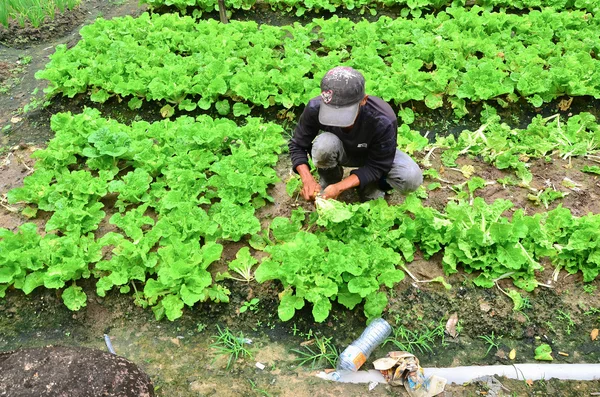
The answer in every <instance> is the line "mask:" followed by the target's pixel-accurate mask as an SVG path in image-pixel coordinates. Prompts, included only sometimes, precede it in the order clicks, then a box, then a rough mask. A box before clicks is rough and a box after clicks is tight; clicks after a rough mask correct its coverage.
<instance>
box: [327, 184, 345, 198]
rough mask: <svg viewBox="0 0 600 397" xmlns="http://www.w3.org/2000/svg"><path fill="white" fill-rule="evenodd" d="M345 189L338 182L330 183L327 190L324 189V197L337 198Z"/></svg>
mask: <svg viewBox="0 0 600 397" xmlns="http://www.w3.org/2000/svg"><path fill="white" fill-rule="evenodd" d="M342 192H343V190H341V189H340V187H339V186H338V184H337V183H334V184H332V185H329V186H327V187H326V188H325V190H324V191H323V194H322V196H323V198H324V199H336V198H338V196H339V195H340V193H342Z"/></svg>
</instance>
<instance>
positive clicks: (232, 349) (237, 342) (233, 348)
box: [210, 325, 252, 369]
mask: <svg viewBox="0 0 600 397" xmlns="http://www.w3.org/2000/svg"><path fill="white" fill-rule="evenodd" d="M217 331H218V334H217V335H213V336H212V340H213V343H212V344H211V345H210V347H211V348H213V349H214V350H216V352H217V357H218V356H226V357H227V358H228V359H227V369H229V368H231V366H232V365H233V363H235V362H236V361H237V360H238V358H246V357H248V358H250V359H252V352H251V351H250V349H248V348H247V347H246V342H247V340H246V338H244V334H243V333H242V332H241V331H240V332H239V333H238V334H237V336H236V335H234V334H233V332H231V330H230V329H229V328H225V329H224V330H222V329H221V327H219V326H218V325H217Z"/></svg>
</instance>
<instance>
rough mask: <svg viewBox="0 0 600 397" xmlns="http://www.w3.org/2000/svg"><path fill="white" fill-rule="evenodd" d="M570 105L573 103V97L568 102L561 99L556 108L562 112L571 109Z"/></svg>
mask: <svg viewBox="0 0 600 397" xmlns="http://www.w3.org/2000/svg"><path fill="white" fill-rule="evenodd" d="M571 103H573V97H570V98H569V99H568V100H565V99H563V100H561V101H560V102H559V103H558V108H559V109H560V110H562V111H563V112H564V111H565V110H567V109H569V108H570V107H571Z"/></svg>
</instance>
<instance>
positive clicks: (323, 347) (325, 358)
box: [291, 336, 339, 370]
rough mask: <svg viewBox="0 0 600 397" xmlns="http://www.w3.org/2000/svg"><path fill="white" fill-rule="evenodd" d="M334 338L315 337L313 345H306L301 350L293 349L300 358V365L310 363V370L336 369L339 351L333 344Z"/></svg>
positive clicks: (297, 360) (298, 359)
mask: <svg viewBox="0 0 600 397" xmlns="http://www.w3.org/2000/svg"><path fill="white" fill-rule="evenodd" d="M331 339H332V338H326V337H318V336H315V339H314V340H313V341H314V343H313V344H304V346H302V348H300V349H291V351H292V352H294V353H295V354H296V355H297V356H298V357H297V358H296V362H298V365H306V364H309V363H310V369H311V370H314V369H324V368H336V366H337V360H338V356H339V353H338V350H337V348H336V347H335V345H334V344H333V343H331Z"/></svg>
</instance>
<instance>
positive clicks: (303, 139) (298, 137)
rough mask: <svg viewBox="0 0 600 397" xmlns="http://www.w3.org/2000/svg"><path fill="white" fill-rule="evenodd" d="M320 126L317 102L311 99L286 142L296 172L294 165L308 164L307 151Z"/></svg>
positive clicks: (310, 147) (309, 149)
mask: <svg viewBox="0 0 600 397" xmlns="http://www.w3.org/2000/svg"><path fill="white" fill-rule="evenodd" d="M320 127H321V125H320V124H319V107H318V103H316V100H311V101H310V102H309V103H308V105H307V106H306V107H305V108H304V111H303V112H302V115H301V116H300V119H299V120H298V124H297V125H296V129H295V130H294V136H293V137H292V139H290V141H289V142H288V147H289V150H290V157H291V160H292V169H293V170H294V172H297V171H296V167H298V166H299V165H301V164H308V153H309V152H310V151H311V149H312V142H313V140H314V139H315V138H316V136H317V134H318V133H319V130H320Z"/></svg>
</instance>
